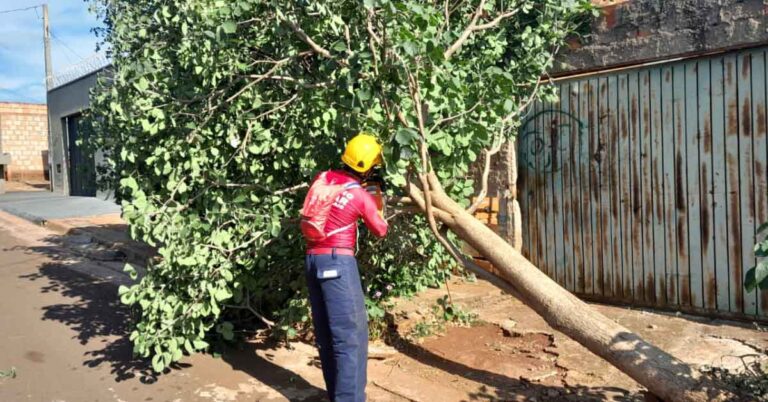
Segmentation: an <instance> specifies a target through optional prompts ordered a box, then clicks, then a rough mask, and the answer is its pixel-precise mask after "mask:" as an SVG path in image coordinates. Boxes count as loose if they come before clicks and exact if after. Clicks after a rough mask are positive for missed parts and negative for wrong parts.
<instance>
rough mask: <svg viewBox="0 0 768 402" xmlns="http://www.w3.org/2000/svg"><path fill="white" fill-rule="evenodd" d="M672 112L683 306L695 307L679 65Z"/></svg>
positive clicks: (674, 79)
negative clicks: (693, 304)
mask: <svg viewBox="0 0 768 402" xmlns="http://www.w3.org/2000/svg"><path fill="white" fill-rule="evenodd" d="M672 82H673V87H674V88H673V91H674V96H673V97H672V110H673V113H674V117H673V120H674V129H675V154H674V158H675V161H674V164H675V211H676V213H675V216H676V222H675V225H676V234H677V275H678V286H679V287H678V294H679V300H680V305H682V306H690V305H691V280H690V278H691V275H690V264H689V258H688V256H689V255H690V254H688V200H687V195H688V194H687V188H688V176H687V174H686V156H687V147H686V116H685V112H686V109H685V65H684V64H676V65H675V66H674V67H673V73H672Z"/></svg>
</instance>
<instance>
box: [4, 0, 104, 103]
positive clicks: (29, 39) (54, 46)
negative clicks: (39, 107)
mask: <svg viewBox="0 0 768 402" xmlns="http://www.w3.org/2000/svg"><path fill="white" fill-rule="evenodd" d="M48 3H49V17H50V27H51V32H52V34H53V37H52V38H51V59H52V63H51V64H52V65H53V71H54V74H55V73H56V72H57V71H62V70H65V69H69V68H70V67H71V66H72V65H75V64H77V63H79V62H81V61H82V59H84V58H86V59H87V58H88V57H89V56H91V55H93V53H94V52H95V49H96V43H97V41H98V39H97V38H96V36H95V35H94V34H93V33H92V32H91V29H92V28H93V27H95V26H101V21H100V20H99V19H98V18H97V17H96V16H95V15H92V14H90V13H89V11H88V5H89V3H87V2H85V1H83V0H51V1H49V2H48ZM0 4H2V5H0V11H2V10H7V9H16V8H24V7H32V6H36V5H38V4H40V0H15V1H13V2H0ZM44 82H45V59H44V51H43V27H42V10H41V9H40V8H37V9H34V10H26V11H18V12H12V13H5V14H0V101H14V100H16V101H23V102H31V101H34V102H45V85H44Z"/></svg>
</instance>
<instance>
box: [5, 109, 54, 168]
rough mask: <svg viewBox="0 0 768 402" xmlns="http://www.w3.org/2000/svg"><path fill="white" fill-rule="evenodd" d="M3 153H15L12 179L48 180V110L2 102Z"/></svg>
mask: <svg viewBox="0 0 768 402" xmlns="http://www.w3.org/2000/svg"><path fill="white" fill-rule="evenodd" d="M0 152H4V153H9V154H11V165H10V166H8V169H7V172H6V176H7V177H6V179H8V180H17V181H18V180H34V181H38V180H47V179H48V109H47V108H46V106H45V105H41V104H30V103H8V102H0Z"/></svg>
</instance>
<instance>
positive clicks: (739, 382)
mask: <svg viewBox="0 0 768 402" xmlns="http://www.w3.org/2000/svg"><path fill="white" fill-rule="evenodd" d="M732 357H738V358H740V359H741V361H742V363H743V370H738V371H735V370H729V369H727V368H724V367H716V366H715V367H712V366H704V367H702V368H701V370H700V371H701V372H702V373H705V374H708V375H710V376H712V377H714V378H716V379H718V380H719V381H720V382H722V383H725V384H727V385H729V386H730V387H731V388H733V389H735V390H739V391H741V392H743V393H745V394H747V395H750V396H751V397H753V398H754V401H768V366H766V362H762V361H760V360H759V359H751V361H750V359H748V357H759V356H758V355H751V356H747V357H746V358H745V357H743V356H732Z"/></svg>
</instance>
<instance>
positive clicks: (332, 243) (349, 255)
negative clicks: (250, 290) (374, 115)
mask: <svg viewBox="0 0 768 402" xmlns="http://www.w3.org/2000/svg"><path fill="white" fill-rule="evenodd" d="M341 160H342V162H343V163H344V165H343V167H342V169H339V170H329V171H326V172H323V173H321V174H319V175H318V176H317V178H316V179H315V180H314V181H313V184H312V186H311V187H310V190H309V193H308V194H307V198H306V200H305V202H304V208H303V209H302V232H304V235H305V237H306V239H307V252H306V257H305V273H306V279H307V286H308V288H309V300H310V304H311V306H312V320H313V322H314V329H315V339H316V343H317V348H318V350H319V353H320V362H321V365H322V370H323V378H324V379H325V385H326V390H327V392H328V396H329V398H330V400H331V401H334V402H347V401H349V402H360V401H365V385H366V380H367V360H368V316H367V314H366V308H365V300H364V297H363V288H362V285H361V283H360V273H359V272H358V267H357V260H356V259H355V245H356V243H357V232H358V231H357V222H358V219H362V220H363V222H364V223H365V226H366V227H367V228H368V230H369V231H370V232H371V233H373V234H374V235H375V236H378V237H384V236H385V235H386V233H387V222H386V220H384V217H383V213H382V211H381V209H379V207H380V205H381V202H377V200H376V199H375V198H374V197H373V196H372V195H371V194H369V193H368V192H367V191H366V190H365V189H364V188H363V187H362V184H363V183H364V182H366V180H367V179H369V178H370V176H371V173H372V172H373V169H374V168H375V167H377V166H378V165H380V164H381V145H379V143H378V142H377V141H376V139H375V138H374V137H373V136H371V135H369V134H364V133H361V134H358V135H357V136H355V137H354V138H352V139H351V140H350V141H349V143H348V144H347V146H346V149H345V151H344V154H343V156H342V157H341Z"/></svg>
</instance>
